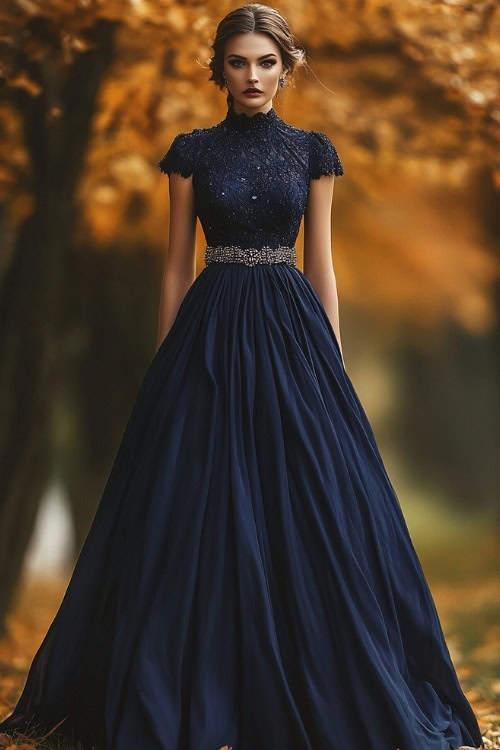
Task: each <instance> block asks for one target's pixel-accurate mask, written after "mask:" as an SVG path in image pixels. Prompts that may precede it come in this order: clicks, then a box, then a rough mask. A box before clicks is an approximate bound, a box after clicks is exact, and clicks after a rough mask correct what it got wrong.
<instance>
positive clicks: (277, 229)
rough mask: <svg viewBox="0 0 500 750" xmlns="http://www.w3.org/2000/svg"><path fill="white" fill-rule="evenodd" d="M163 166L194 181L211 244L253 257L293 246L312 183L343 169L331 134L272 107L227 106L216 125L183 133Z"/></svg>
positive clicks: (203, 224) (196, 197) (204, 226)
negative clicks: (306, 127) (295, 122)
mask: <svg viewBox="0 0 500 750" xmlns="http://www.w3.org/2000/svg"><path fill="white" fill-rule="evenodd" d="M158 167H159V169H160V170H161V171H162V172H164V173H165V174H171V173H172V172H176V173H178V174H180V175H182V176H183V177H190V176H191V175H192V178H193V190H194V196H195V208H196V213H197V215H198V217H199V219H200V223H201V225H202V228H203V232H204V234H205V238H206V244H207V246H209V247H225V248H228V247H229V248H239V249H241V250H252V251H254V250H256V249H265V250H266V251H268V250H270V249H277V250H278V249H280V248H294V247H295V244H296V239H297V235H298V232H299V228H300V222H301V219H302V216H303V214H304V211H305V208H306V203H307V198H308V195H309V187H310V180H312V179H318V178H319V177H321V175H329V174H335V175H342V174H343V171H344V170H343V167H342V164H341V161H340V158H339V156H338V154H337V151H336V149H335V146H334V145H333V144H332V142H331V141H330V139H329V137H328V136H327V135H326V134H325V133H321V132H318V131H314V130H313V131H309V130H304V129H302V128H296V127H294V126H292V125H290V124H288V123H287V122H285V121H284V120H283V119H282V118H281V117H280V116H279V115H278V113H277V112H276V110H275V109H274V107H271V108H270V109H269V110H268V111H267V112H256V113H255V114H253V115H247V114H245V113H242V112H241V113H237V112H235V110H234V108H233V107H229V108H228V110H227V113H226V116H225V117H224V119H223V120H221V121H220V122H218V123H217V124H216V125H213V126H212V127H206V128H194V129H193V130H191V131H189V132H184V133H178V134H177V135H176V136H175V138H174V140H173V141H172V144H171V146H170V148H169V150H168V151H167V153H166V154H165V155H164V156H163V157H162V159H161V160H160V162H159V163H158ZM269 257H271V256H269ZM239 262H241V261H239Z"/></svg>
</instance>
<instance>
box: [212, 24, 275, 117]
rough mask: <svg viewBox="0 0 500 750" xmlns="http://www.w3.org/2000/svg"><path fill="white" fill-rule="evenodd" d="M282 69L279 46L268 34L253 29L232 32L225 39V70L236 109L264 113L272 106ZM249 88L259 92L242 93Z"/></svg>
mask: <svg viewBox="0 0 500 750" xmlns="http://www.w3.org/2000/svg"><path fill="white" fill-rule="evenodd" d="M282 71H283V64H282V61H281V53H280V48H279V47H278V45H277V44H276V42H275V41H274V39H271V37H270V36H268V35H267V34H262V33H260V32H256V31H251V32H248V33H243V34H234V35H233V36H231V37H230V38H229V39H228V41H227V42H226V48H225V50H224V73H225V74H226V79H227V87H228V90H229V92H230V93H231V94H232V95H233V98H234V110H235V112H238V113H239V112H244V113H245V114H249V115H252V114H254V113H255V112H259V111H260V112H267V110H269V109H270V108H271V107H272V98H273V96H274V95H275V94H276V90H277V88H278V82H279V78H280V75H281V73H282ZM252 87H254V88H256V89H259V92H260V93H256V94H253V95H251V94H247V93H245V91H246V89H248V88H252Z"/></svg>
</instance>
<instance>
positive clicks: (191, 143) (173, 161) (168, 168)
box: [158, 132, 196, 177]
mask: <svg viewBox="0 0 500 750" xmlns="http://www.w3.org/2000/svg"><path fill="white" fill-rule="evenodd" d="M195 166H196V139H195V134H194V132H191V133H178V134H177V135H176V136H175V138H174V140H173V141H172V143H171V145H170V148H169V149H168V151H167V153H166V154H165V155H164V156H162V158H161V159H160V161H159V162H158V169H159V170H160V171H161V172H163V173H164V174H171V173H172V172H177V173H178V174H180V175H182V176H183V177H189V176H190V175H192V174H193V172H194V169H195Z"/></svg>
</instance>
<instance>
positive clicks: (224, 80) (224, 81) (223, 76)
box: [222, 71, 227, 87]
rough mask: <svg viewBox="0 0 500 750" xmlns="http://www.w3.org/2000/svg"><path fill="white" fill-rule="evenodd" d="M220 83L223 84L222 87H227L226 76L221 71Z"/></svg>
mask: <svg viewBox="0 0 500 750" xmlns="http://www.w3.org/2000/svg"><path fill="white" fill-rule="evenodd" d="M222 81H223V83H224V86H226V87H227V78H226V74H225V73H224V71H222Z"/></svg>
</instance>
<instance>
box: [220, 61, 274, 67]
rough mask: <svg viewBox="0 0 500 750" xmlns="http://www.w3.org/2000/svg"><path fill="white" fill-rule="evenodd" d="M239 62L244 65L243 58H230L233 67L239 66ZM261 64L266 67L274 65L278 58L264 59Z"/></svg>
mask: <svg viewBox="0 0 500 750" xmlns="http://www.w3.org/2000/svg"><path fill="white" fill-rule="evenodd" d="M239 63H241V64H242V65H244V62H243V60H230V65H232V67H233V68H239V67H240V65H239ZM261 64H262V65H264V67H266V68H271V67H272V66H273V65H276V60H263V61H262V63H261Z"/></svg>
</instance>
